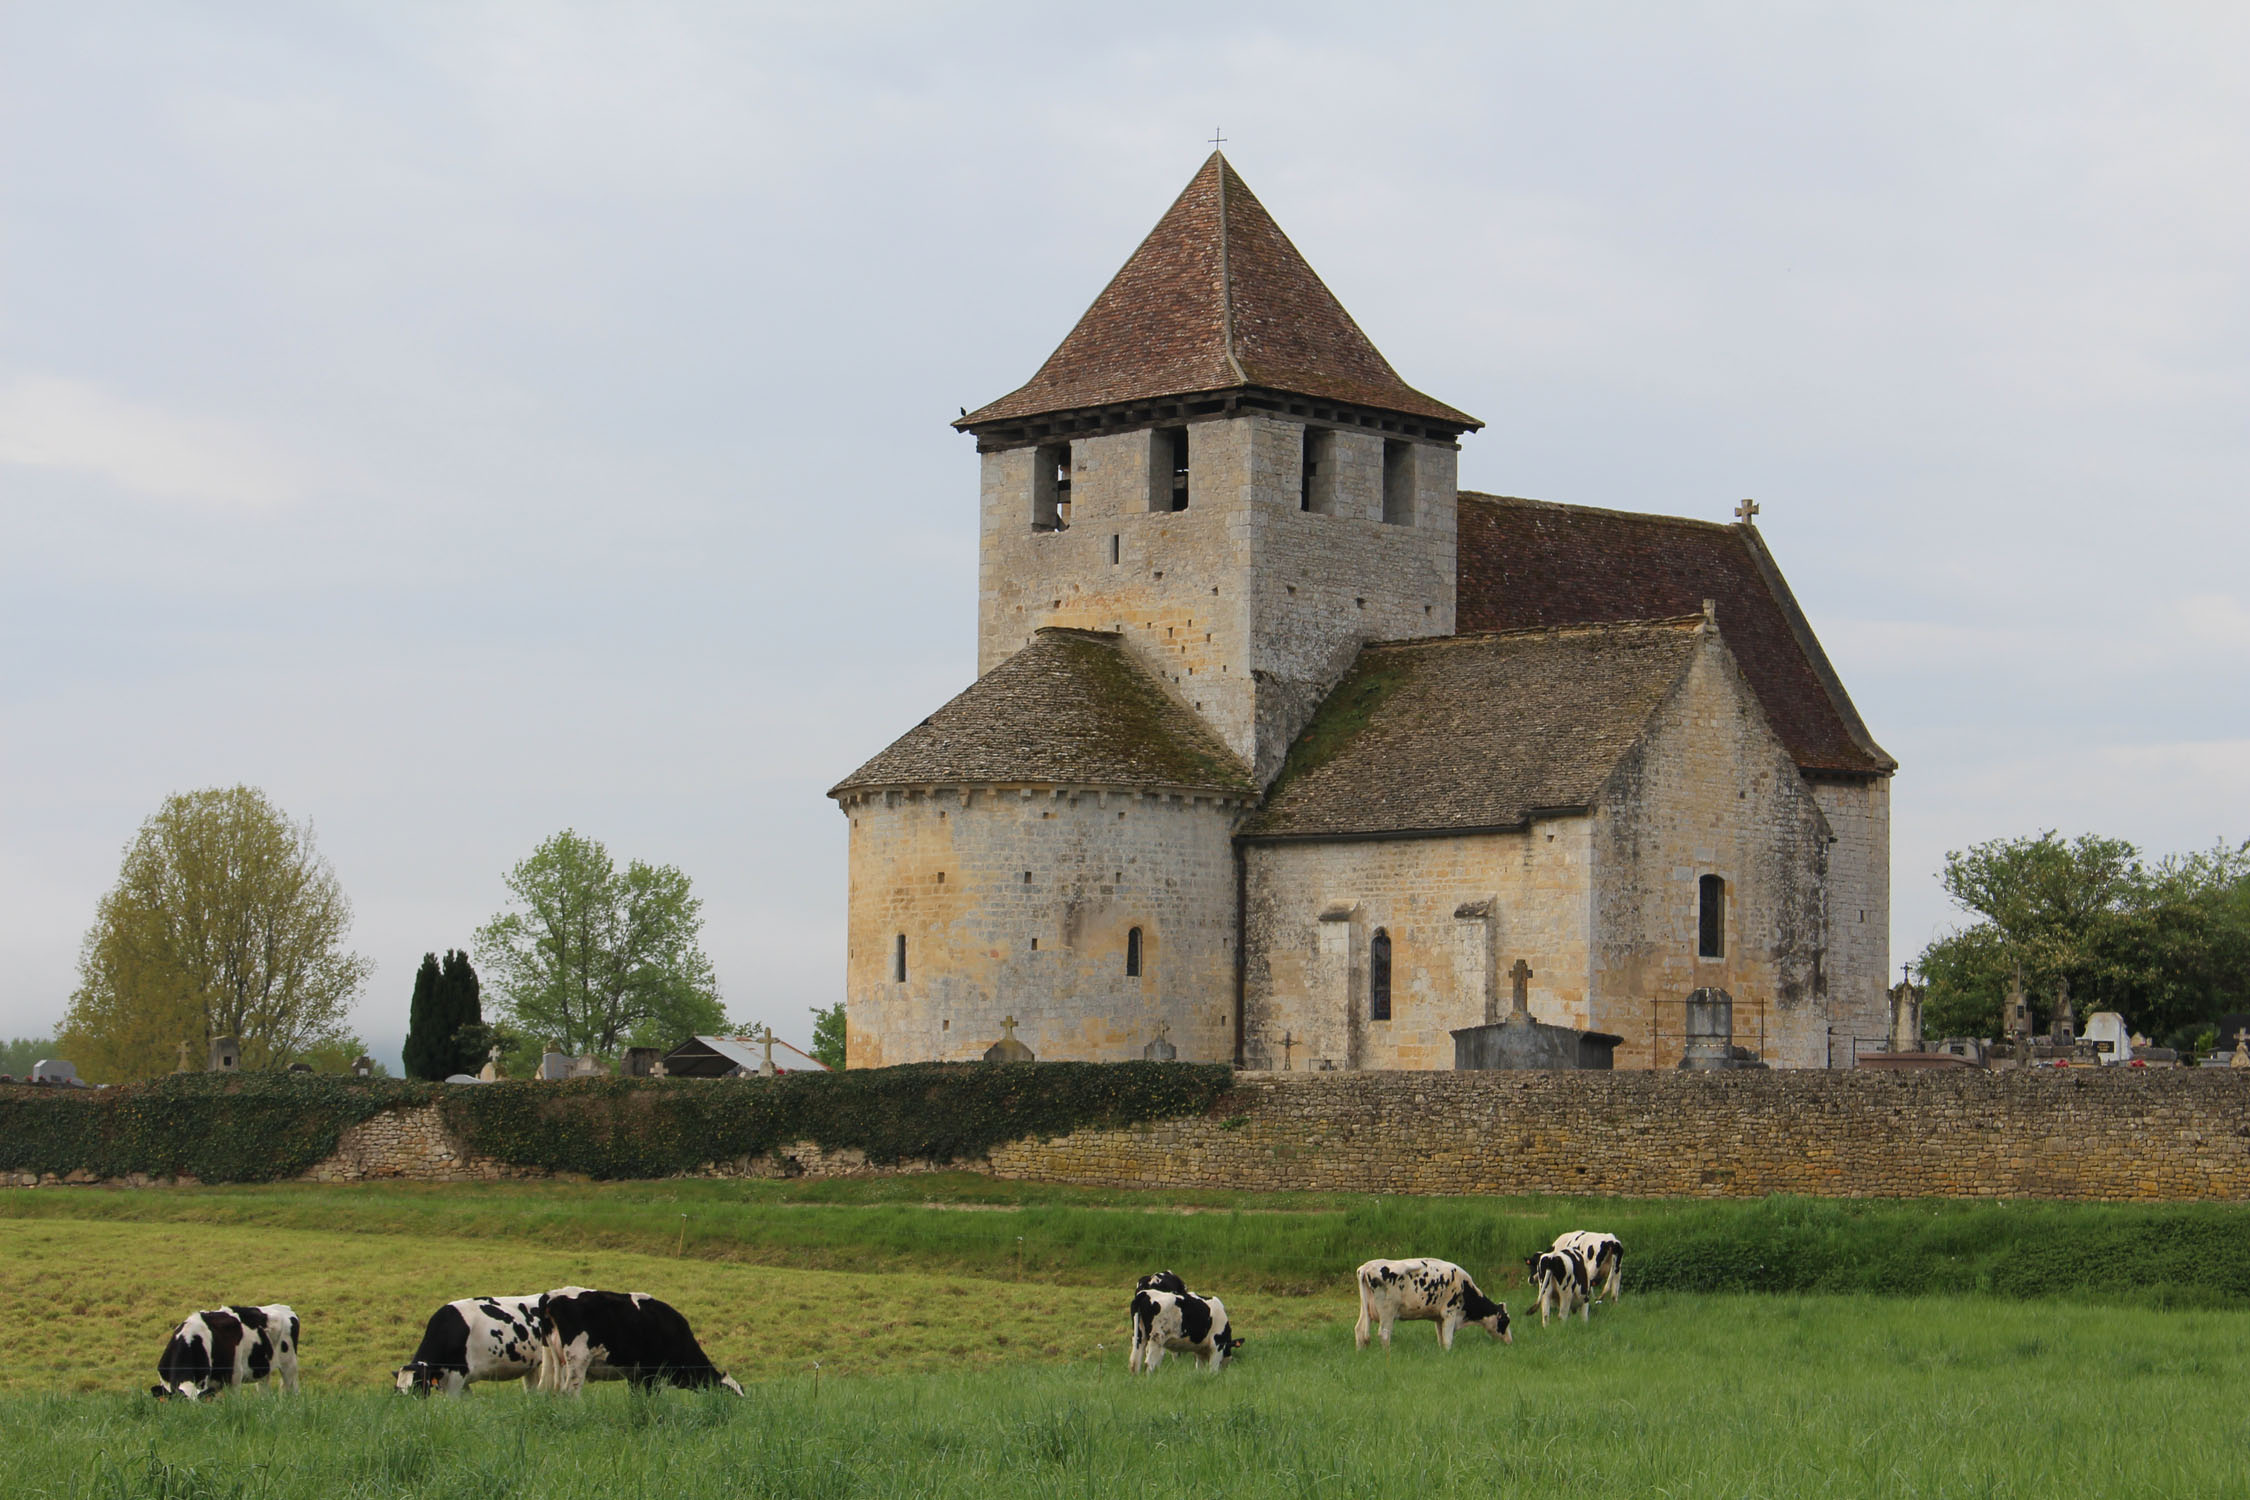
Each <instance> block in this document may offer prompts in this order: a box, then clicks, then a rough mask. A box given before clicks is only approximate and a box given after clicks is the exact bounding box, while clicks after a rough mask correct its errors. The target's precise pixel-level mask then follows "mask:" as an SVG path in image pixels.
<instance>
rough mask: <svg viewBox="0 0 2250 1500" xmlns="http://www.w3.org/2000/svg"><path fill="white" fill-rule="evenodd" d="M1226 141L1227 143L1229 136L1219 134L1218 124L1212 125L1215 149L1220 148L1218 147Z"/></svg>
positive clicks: (1212, 139)
mask: <svg viewBox="0 0 2250 1500" xmlns="http://www.w3.org/2000/svg"><path fill="white" fill-rule="evenodd" d="M1226 143H1227V138H1226V137H1225V136H1223V135H1221V134H1219V127H1218V126H1216V125H1214V126H1212V127H1211V145H1212V148H1213V149H1214V150H1215V149H1217V148H1218V147H1220V146H1224V145H1225V144H1226Z"/></svg>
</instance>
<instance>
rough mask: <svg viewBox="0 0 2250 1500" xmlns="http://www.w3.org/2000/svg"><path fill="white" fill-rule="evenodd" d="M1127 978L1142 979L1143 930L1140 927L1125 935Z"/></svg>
mask: <svg viewBox="0 0 2250 1500" xmlns="http://www.w3.org/2000/svg"><path fill="white" fill-rule="evenodd" d="M1125 977H1126V978H1127V979H1138V978H1140V977H1141V930H1140V929H1139V928H1138V927H1136V928H1134V929H1133V930H1132V931H1131V932H1128V933H1126V934H1125Z"/></svg>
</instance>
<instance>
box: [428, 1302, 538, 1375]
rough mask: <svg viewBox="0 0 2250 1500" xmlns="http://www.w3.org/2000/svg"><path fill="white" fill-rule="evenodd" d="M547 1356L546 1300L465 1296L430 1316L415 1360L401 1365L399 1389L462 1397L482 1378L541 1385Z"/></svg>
mask: <svg viewBox="0 0 2250 1500" xmlns="http://www.w3.org/2000/svg"><path fill="white" fill-rule="evenodd" d="M546 1352H547V1297H546V1294H545V1293H544V1292H533V1293H531V1294H529V1295H528V1296H522V1297H463V1298H462V1299H461V1300H460V1301H458V1302H448V1303H446V1304H445V1306H443V1307H441V1308H439V1309H438V1310H437V1311H436V1312H434V1313H431V1314H430V1321H429V1325H428V1326H427V1327H425V1328H424V1329H423V1330H422V1343H421V1347H420V1348H418V1349H416V1350H415V1351H414V1358H413V1359H411V1360H409V1361H408V1362H407V1363H405V1364H403V1365H401V1366H399V1369H398V1376H397V1384H398V1388H399V1389H400V1390H401V1391H406V1392H411V1393H412V1394H414V1395H417V1396H427V1395H428V1394H430V1392H432V1391H440V1392H443V1393H444V1394H445V1395H448V1396H458V1395H460V1394H461V1392H463V1391H464V1390H467V1389H468V1388H469V1386H471V1385H472V1384H474V1383H475V1382H477V1381H479V1380H515V1379H519V1378H520V1379H521V1380H522V1381H523V1383H524V1388H525V1389H526V1390H531V1389H534V1388H536V1387H537V1386H538V1385H539V1384H540V1371H541V1369H542V1368H543V1366H544V1364H545V1357H546Z"/></svg>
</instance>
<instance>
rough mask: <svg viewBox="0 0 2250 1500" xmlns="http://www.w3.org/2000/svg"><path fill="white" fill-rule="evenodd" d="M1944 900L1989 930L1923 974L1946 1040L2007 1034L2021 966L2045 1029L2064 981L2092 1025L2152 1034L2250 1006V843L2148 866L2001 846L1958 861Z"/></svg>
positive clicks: (1933, 957) (2081, 841)
mask: <svg viewBox="0 0 2250 1500" xmlns="http://www.w3.org/2000/svg"><path fill="white" fill-rule="evenodd" d="M1943 882H1944V886H1945V892H1946V894H1947V895H1948V896H1950V897H1952V898H1953V900H1954V901H1955V903H1956V904H1958V905H1960V906H1961V907H1962V908H1964V909H1965V910H1967V911H1969V912H1971V913H1973V914H1974V915H1975V916H1976V917H1977V919H1978V920H1976V921H1974V922H1972V923H1971V924H1970V925H1968V926H1967V927H1964V928H1961V929H1959V930H1957V931H1954V932H1952V933H1948V934H1947V935H1946V936H1944V937H1942V938H1940V939H1938V940H1937V941H1936V942H1935V943H1932V944H1931V945H1930V947H1929V948H1928V949H1927V950H1925V951H1924V952H1923V954H1922V956H1921V959H1920V961H1919V963H1918V967H1919V968H1920V970H1921V972H1922V977H1923V979H1924V980H1925V981H1926V982H1927V983H1928V985H1929V998H1928V1000H1927V1001H1926V1002H1925V1005H1924V1011H1923V1018H1924V1025H1925V1027H1927V1028H1928V1029H1929V1030H1931V1031H1932V1032H1933V1034H1939V1035H1955V1036H1997V1035H1999V1034H2000V1031H2001V1028H2002V1025H2003V1020H2002V1016H2003V1007H2004V1005H2005V1001H2006V996H2007V993H2008V989H2009V986H2010V984H2011V983H2012V981H2013V979H2014V977H2015V975H2016V973H2017V972H2018V970H2019V968H2020V970H2021V972H2022V975H2023V982H2024V987H2025V989H2026V991H2027V992H2028V993H2029V995H2030V996H2031V998H2032V1001H2033V1020H2034V1023H2035V1024H2036V1025H2039V1026H2045V1025H2047V1024H2048V1023H2049V1020H2050V1019H2051V1017H2050V1014H2049V1012H2050V1011H2051V1009H2052V1004H2053V997H2054V995H2055V993H2056V991H2057V988H2058V987H2059V986H2060V985H2061V983H2062V982H2063V981H2065V980H2067V981H2068V982H2069V984H2070V993H2071V997H2072V1004H2073V1006H2074V1007H2075V1008H2076V1009H2077V1011H2078V1013H2079V1015H2080V1016H2081V1017H2083V1016H2084V1015H2085V1014H2086V1013H2087V1012H2088V1011H2091V1010H2115V1011H2119V1012H2122V1013H2123V1014H2124V1015H2125V1017H2126V1019H2127V1021H2128V1022H2129V1023H2130V1024H2132V1025H2133V1026H2134V1027H2136V1028H2137V1029H2139V1030H2141V1031H2144V1032H2147V1033H2148V1034H2149V1035H2152V1036H2166V1035H2173V1034H2178V1033H2181V1032H2183V1031H2186V1032H2192V1031H2193V1030H2195V1029H2197V1028H2199V1027H2201V1026H2202V1025H2204V1024H2206V1023H2208V1022H2210V1021H2212V1020H2214V1019H2215V1018H2216V1017H2217V1016H2219V1015H2220V1014H2222V1013H2223V1012H2225V1011H2228V1010H2235V1009H2243V1008H2250V844H2244V845H2242V846H2240V847H2236V848H2229V847H2227V846H2224V845H2222V846H2220V847H2218V848H2216V849H2213V850H2210V851H2208V852H2205V853H2200V854H2191V855H2184V856H2170V857H2167V858H2165V859H2162V860H2159V861H2158V862H2157V863H2156V864H2154V865H2150V864H2148V863H2146V862H2145V861H2144V860H2143V859H2142V857H2141V854H2140V851H2139V850H2137V849H2136V848H2134V847H2133V846H2132V845H2131V844H2129V843H2126V842H2125V841H2124V840H2122V839H2112V838H2104V837H2101V836H2099V835H2093V834H2087V835H2083V836H2081V837H2079V838H2076V839H2063V838H2061V837H2059V836H2057V835H2056V834H2055V833H2054V832H2052V831H2049V832H2046V833H2042V834H2040V835H2038V836H2037V837H2035V838H2016V839H1995V840H1992V841H1990V842H1988V843H1983V844H1978V845H1976V846H1975V847H1974V848H1972V849H1969V850H1967V851H1965V852H1963V851H1956V852H1954V853H1950V854H1948V855H1946V857H1945V871H1944V875H1943Z"/></svg>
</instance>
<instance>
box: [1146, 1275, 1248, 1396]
mask: <svg viewBox="0 0 2250 1500" xmlns="http://www.w3.org/2000/svg"><path fill="white" fill-rule="evenodd" d="M1167 1274H1169V1273H1167ZM1172 1279H1173V1280H1175V1281H1177V1280H1178V1279H1179V1278H1178V1277H1176V1276H1175V1277H1173V1278H1172ZM1132 1315H1133V1347H1132V1351H1131V1352H1130V1353H1128V1354H1127V1355H1126V1356H1125V1368H1126V1369H1127V1370H1131V1371H1135V1372H1138V1373H1140V1374H1143V1375H1148V1374H1153V1373H1155V1370H1156V1367H1157V1366H1158V1365H1160V1364H1162V1363H1164V1354H1165V1351H1166V1350H1170V1349H1176V1350H1178V1351H1180V1352H1181V1353H1183V1354H1193V1355H1195V1356H1196V1357H1197V1358H1198V1359H1200V1360H1201V1361H1202V1362H1203V1368H1204V1369H1206V1370H1217V1369H1219V1368H1220V1367H1221V1366H1223V1365H1224V1364H1226V1362H1227V1361H1228V1360H1230V1359H1232V1358H1234V1355H1235V1351H1236V1350H1237V1349H1240V1348H1241V1347H1242V1346H1243V1344H1244V1343H1245V1342H1246V1341H1245V1340H1243V1339H1238V1338H1236V1337H1235V1336H1234V1325H1233V1324H1231V1323H1229V1322H1228V1321H1227V1305H1226V1304H1225V1303H1224V1302H1221V1301H1220V1300H1219V1299H1218V1298H1216V1297H1198V1296H1196V1295H1195V1294H1194V1293H1192V1292H1185V1291H1180V1292H1163V1291H1148V1290H1143V1291H1136V1292H1134V1293H1133V1306H1132Z"/></svg>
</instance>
